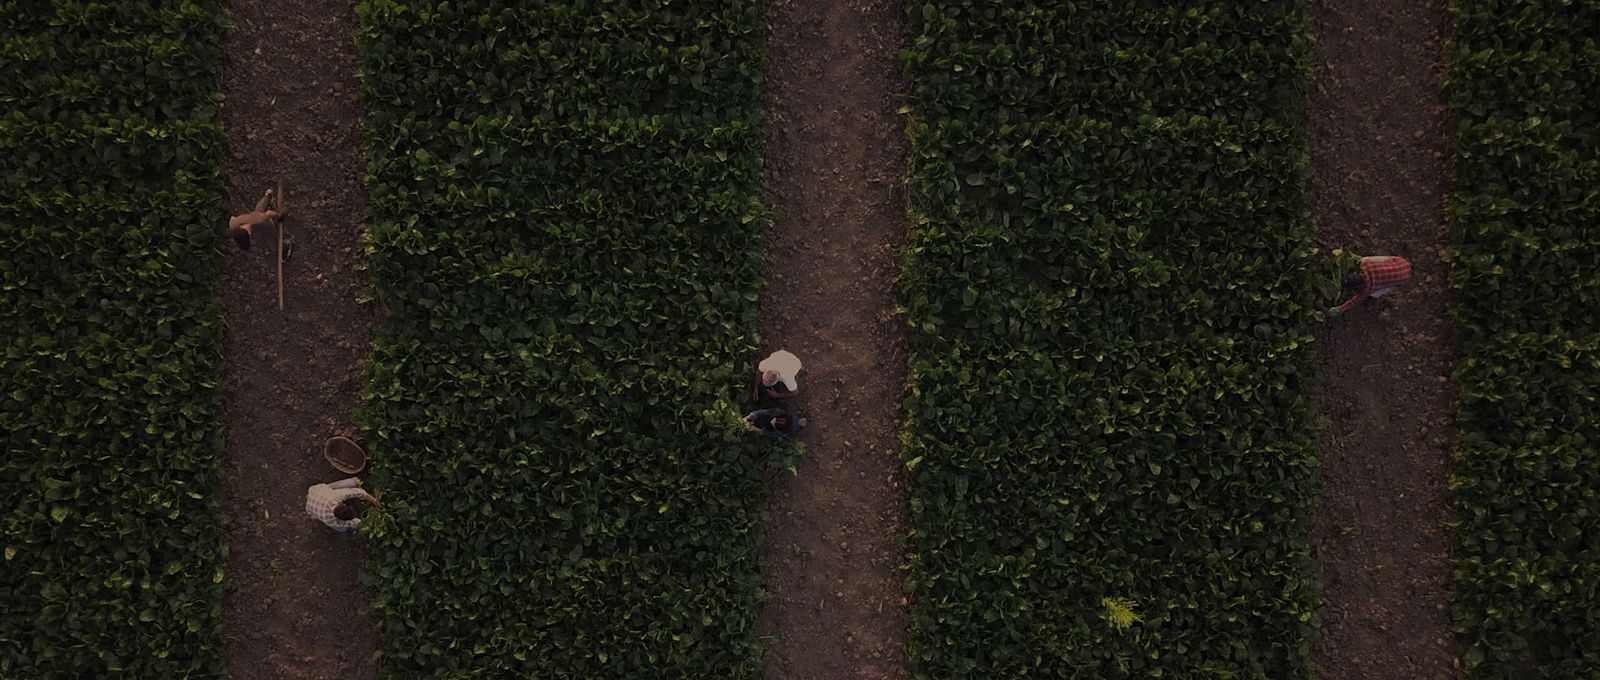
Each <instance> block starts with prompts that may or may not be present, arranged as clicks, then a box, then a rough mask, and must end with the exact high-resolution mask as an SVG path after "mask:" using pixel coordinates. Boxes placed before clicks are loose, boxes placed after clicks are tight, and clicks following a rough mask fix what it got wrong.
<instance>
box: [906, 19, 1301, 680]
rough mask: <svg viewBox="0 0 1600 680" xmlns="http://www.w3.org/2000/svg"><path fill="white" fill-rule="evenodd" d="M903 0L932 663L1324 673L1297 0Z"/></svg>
mask: <svg viewBox="0 0 1600 680" xmlns="http://www.w3.org/2000/svg"><path fill="white" fill-rule="evenodd" d="M910 18H911V32H912V49H911V50H910V51H909V53H908V55H907V57H906V58H907V63H908V65H909V69H910V73H911V82H912V88H913V98H912V99H913V102H912V106H911V107H910V108H911V110H912V112H913V114H914V115H913V120H912V122H911V124H910V135H911V138H912V141H913V144H912V159H911V163H912V166H911V182H910V188H909V192H910V203H911V208H912V219H913V220H914V222H915V227H916V228H915V231H914V233H913V237H912V240H911V243H910V245H909V247H908V248H907V250H906V253H905V259H906V266H905V274H904V277H903V290H904V293H903V297H904V301H905V309H906V314H907V317H908V320H909V322H910V324H911V325H912V327H913V329H914V331H913V338H912V342H913V346H912V350H913V352H912V358H911V367H910V368H911V370H910V397H909V399H908V401H907V404H906V407H907V411H908V420H909V422H908V424H907V432H906V434H905V456H906V464H907V467H908V469H909V470H910V478H911V486H912V493H911V501H910V512H911V527H912V529H911V542H912V546H913V550H914V556H913V560H912V565H911V575H910V583H909V588H910V590H911V593H912V611H911V626H912V631H911V656H912V660H913V663H914V665H915V670H914V672H915V674H916V677H918V678H925V679H934V678H973V677H986V678H991V677H992V678H1021V677H1085V678H1088V677H1093V678H1154V677H1186V678H1187V677H1208V678H1224V677H1241V678H1308V677H1310V673H1311V671H1310V668H1309V665H1310V664H1309V662H1308V660H1307V656H1308V647H1309V643H1310V640H1311V638H1312V635H1313V632H1314V620H1313V614H1312V612H1313V610H1314V608H1315V606H1316V602H1317V596H1316V582H1315V580H1314V579H1313V578H1312V576H1311V571H1310V560H1309V556H1308V554H1307V553H1308V550H1307V545H1306V526H1305V524H1306V517H1307V514H1308V511H1309V508H1310V506H1311V503H1312V499H1313V498H1314V495H1315V486H1316V484H1315V482H1316V464H1317V451H1316V442H1315V438H1314V436H1313V434H1314V432H1315V429H1314V428H1315V424H1314V421H1313V419H1312V412H1311V407H1310V404H1309V403H1308V400H1307V399H1306V396H1305V393H1304V389H1303V383H1304V381H1305V379H1306V376H1308V374H1309V366H1308V363H1307V359H1308V358H1309V352H1308V348H1309V343H1310V341H1311V337H1310V331H1309V329H1310V323H1311V322H1312V321H1313V320H1314V319H1315V318H1316V315H1317V311H1318V307H1317V304H1316V293H1315V289H1316V288H1317V286H1316V285H1315V283H1316V282H1315V280H1314V278H1313V277H1312V276H1311V275H1310V274H1309V272H1310V271H1311V270H1312V269H1314V268H1321V266H1322V265H1321V264H1320V262H1321V261H1322V260H1324V259H1325V257H1326V256H1325V254H1320V253H1318V254H1313V252H1312V250H1311V247H1310V233H1309V218H1308V208H1307V193H1306V181H1305V178H1306V166H1307V144H1306V133H1305V130H1304V125H1303V119H1304V114H1303V110H1302V109H1303V105H1304V103H1303V102H1304V90H1305V72H1306V59H1305V46H1306V39H1305V28H1306V7H1305V4H1304V3H1302V2H1276V3H1261V2H1210V3H1200V4H1197V3H1158V2H1121V3H1038V2H1024V1H1020V0H1017V1H1004V2H989V1H985V2H977V1H976V0H945V1H937V2H918V3H913V4H912V6H911V17H910ZM1135 603H1137V605H1135Z"/></svg>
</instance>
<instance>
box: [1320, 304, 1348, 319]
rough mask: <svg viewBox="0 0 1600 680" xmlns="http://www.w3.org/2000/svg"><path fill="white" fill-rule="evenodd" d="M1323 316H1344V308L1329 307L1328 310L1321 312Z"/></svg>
mask: <svg viewBox="0 0 1600 680" xmlns="http://www.w3.org/2000/svg"><path fill="white" fill-rule="evenodd" d="M1323 316H1324V317H1326V318H1329V319H1337V318H1339V317H1341V316H1344V310H1342V309H1339V308H1338V307H1329V308H1328V311H1326V312H1323Z"/></svg>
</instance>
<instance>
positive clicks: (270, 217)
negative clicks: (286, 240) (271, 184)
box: [228, 189, 283, 250]
mask: <svg viewBox="0 0 1600 680" xmlns="http://www.w3.org/2000/svg"><path fill="white" fill-rule="evenodd" d="M271 202H272V190H271V189H268V190H267V191H266V193H264V194H261V200H259V201H256V209H255V210H252V211H250V212H247V213H245V214H243V215H234V216H233V219H230V220H228V236H230V237H232V238H233V242H234V243H237V244H239V249H240V250H249V249H250V237H251V236H253V235H254V234H255V231H256V227H257V226H258V225H261V224H265V223H267V222H275V221H276V220H277V219H279V218H281V217H283V213H281V212H279V211H277V210H268V209H267V205H268V204H270V203H271Z"/></svg>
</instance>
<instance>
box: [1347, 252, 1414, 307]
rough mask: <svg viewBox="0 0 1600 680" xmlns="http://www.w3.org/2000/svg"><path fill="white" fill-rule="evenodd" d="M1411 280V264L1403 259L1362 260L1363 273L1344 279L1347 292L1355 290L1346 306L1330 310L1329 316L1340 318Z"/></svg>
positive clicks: (1371, 258) (1374, 258) (1387, 256)
mask: <svg viewBox="0 0 1600 680" xmlns="http://www.w3.org/2000/svg"><path fill="white" fill-rule="evenodd" d="M1410 280H1411V263H1410V262H1408V261H1406V259H1405V258H1403V257H1396V256H1394V255H1381V256H1376V257H1363V258H1361V272H1360V273H1358V274H1351V275H1349V276H1346V277H1344V288H1345V290H1354V291H1355V295H1353V296H1352V297H1351V298H1350V299H1349V300H1345V301H1344V304H1342V305H1339V306H1338V307H1334V308H1333V309H1330V310H1328V316H1329V317H1330V318H1332V317H1338V316H1340V315H1342V314H1344V313H1345V312H1348V311H1350V309H1351V308H1352V307H1355V306H1356V305H1358V304H1360V303H1361V302H1362V301H1364V300H1366V299H1367V298H1372V299H1374V300H1376V299H1378V298H1381V297H1383V296H1384V295H1387V294H1388V293H1389V291H1392V290H1394V289H1395V288H1398V287H1400V286H1401V285H1404V284H1405V283H1406V282H1408V281H1410Z"/></svg>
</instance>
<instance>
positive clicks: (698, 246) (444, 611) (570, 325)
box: [359, 0, 795, 678]
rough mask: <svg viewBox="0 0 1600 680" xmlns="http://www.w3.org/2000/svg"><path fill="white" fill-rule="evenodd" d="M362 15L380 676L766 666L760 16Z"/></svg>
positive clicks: (465, 5) (619, 12) (555, 7)
mask: <svg viewBox="0 0 1600 680" xmlns="http://www.w3.org/2000/svg"><path fill="white" fill-rule="evenodd" d="M359 12H360V17H361V28H360V51H361V55H362V59H363V62H364V68H363V82H364V98H365V100H366V102H367V104H368V106H369V107H370V114H369V116H368V118H367V121H366V139H367V147H368V150H369V156H370V165H369V168H368V171H369V176H368V187H369V191H370V197H369V200H368V203H367V206H368V211H369V214H370V218H371V219H370V224H371V229H370V232H369V234H368V238H367V251H368V254H369V266H370V269H371V271H372V274H373V279H374V282H375V284H376V298H377V300H378V301H379V302H381V303H382V304H383V305H384V306H385V307H387V308H388V309H389V311H390V312H392V313H393V321H392V323H391V324H389V325H388V326H387V327H386V328H385V329H384V330H383V331H382V333H381V334H380V336H379V338H378V339H377V342H376V344H375V348H374V356H373V359H372V362H371V363H370V365H369V382H368V387H367V390H366V394H365V407H364V409H363V412H362V414H361V417H360V420H361V424H362V428H363V430H364V434H365V437H366V440H367V441H368V442H369V443H370V444H371V446H372V456H373V467H374V471H375V472H374V475H375V476H374V481H373V484H372V486H373V487H374V488H375V489H376V491H377V493H378V494H379V495H380V496H381V497H382V498H383V508H382V510H381V512H380V513H379V514H378V516H377V517H376V518H374V519H373V520H372V521H371V523H370V526H371V537H372V541H373V546H374V547H373V554H374V562H373V564H372V568H371V571H370V573H369V575H368V576H369V580H370V582H371V583H372V584H373V585H374V587H375V588H376V590H377V592H378V600H377V603H376V607H377V610H378V612H379V615H380V616H379V621H380V624H379V625H380V627H381V632H382V635H383V640H384V642H383V660H382V668H383V672H384V675H385V677H389V678H442V677H467V676H471V677H486V678H491V677H492V678H524V677H551V678H554V677H572V678H636V677H652V678H754V677H758V676H759V674H760V670H761V667H760V644H761V643H760V641H759V640H758V638H757V637H756V635H755V623H754V612H755V607H756V605H757V603H758V602H759V601H760V599H761V598H762V596H763V593H762V590H761V580H760V573H759V553H760V546H761V544H760V537H761V532H762V529H763V527H764V525H765V512H766V492H765V485H764V484H763V482H762V476H763V475H764V474H766V473H768V472H773V471H779V470H782V469H783V467H784V466H785V465H786V464H787V463H788V460H789V459H790V458H791V457H792V456H793V455H794V453H795V449H792V448H783V447H779V448H778V449H777V450H776V451H775V450H774V447H773V445H772V444H768V443H763V442H757V441H753V440H752V439H751V438H750V437H749V436H748V435H746V434H745V433H743V432H741V430H740V426H739V416H740V415H741V411H740V409H741V408H744V407H747V406H748V405H747V404H743V403H741V402H740V397H741V395H742V394H743V393H744V392H745V390H747V389H748V387H749V385H748V383H747V382H746V381H747V380H748V379H749V378H750V371H751V370H753V364H751V363H750V362H751V361H753V360H754V359H755V356H754V352H755V336H754V329H755V325H756V320H757V316H756V314H757V304H756V302H757V293H758V290H759V283H760V267H761V266H762V258H761V254H760V253H759V251H758V250H757V239H756V237H757V236H758V235H759V233H760V231H761V230H762V229H764V228H765V227H766V226H767V225H768V223H769V221H770V219H769V215H768V209H767V208H766V207H765V205H764V204H763V201H762V194H761V180H762V169H761V145H762V143H763V141H764V139H765V130H764V127H763V123H762V120H761V118H760V102H759V100H758V99H757V96H756V95H757V92H758V89H757V83H758V77H759V74H760V70H761V60H762V57H763V50H764V45H765V39H766V38H765V25H766V18H765V17H766V15H765V3H763V2H755V1H749V0H719V1H713V2H690V3H683V2H659V1H655V0H650V1H640V0H631V1H625V2H593V1H590V0H570V1H565V2H563V1H557V2H538V3H527V2H513V1H510V0H493V1H491V0H466V1H452V2H449V3H439V2H431V1H430V2H398V1H394V0H368V1H367V2H364V3H363V4H362V5H361V6H360V9H359Z"/></svg>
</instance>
